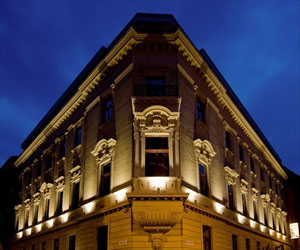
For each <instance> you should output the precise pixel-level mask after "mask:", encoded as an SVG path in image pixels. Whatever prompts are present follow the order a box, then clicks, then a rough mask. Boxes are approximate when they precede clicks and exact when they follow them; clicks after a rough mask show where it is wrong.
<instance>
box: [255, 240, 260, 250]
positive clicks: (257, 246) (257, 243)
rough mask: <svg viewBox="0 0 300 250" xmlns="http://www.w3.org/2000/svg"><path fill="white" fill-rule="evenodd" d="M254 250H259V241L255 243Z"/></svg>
mask: <svg viewBox="0 0 300 250" xmlns="http://www.w3.org/2000/svg"><path fill="white" fill-rule="evenodd" d="M256 250H260V242H259V241H257V242H256Z"/></svg>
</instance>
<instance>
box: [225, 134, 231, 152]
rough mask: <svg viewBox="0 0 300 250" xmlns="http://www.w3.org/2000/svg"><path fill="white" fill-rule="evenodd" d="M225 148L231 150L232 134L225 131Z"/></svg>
mask: <svg viewBox="0 0 300 250" xmlns="http://www.w3.org/2000/svg"><path fill="white" fill-rule="evenodd" d="M225 147H226V148H228V149H229V150H231V141H230V134H229V132H228V131H225Z"/></svg>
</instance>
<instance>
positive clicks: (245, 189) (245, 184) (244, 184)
mask: <svg viewBox="0 0 300 250" xmlns="http://www.w3.org/2000/svg"><path fill="white" fill-rule="evenodd" d="M240 187H241V192H242V194H247V193H248V182H247V181H246V180H245V179H241V183H240Z"/></svg>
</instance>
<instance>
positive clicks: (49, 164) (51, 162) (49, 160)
mask: <svg viewBox="0 0 300 250" xmlns="http://www.w3.org/2000/svg"><path fill="white" fill-rule="evenodd" d="M53 165H54V159H53V156H52V154H49V155H48V157H47V165H46V170H47V169H49V168H52V167H53Z"/></svg>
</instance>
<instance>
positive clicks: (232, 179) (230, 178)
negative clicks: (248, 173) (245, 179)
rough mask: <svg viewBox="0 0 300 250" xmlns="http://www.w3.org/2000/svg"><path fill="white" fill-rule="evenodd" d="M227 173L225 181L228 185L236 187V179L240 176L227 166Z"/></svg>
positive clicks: (225, 168)
mask: <svg viewBox="0 0 300 250" xmlns="http://www.w3.org/2000/svg"><path fill="white" fill-rule="evenodd" d="M224 171H225V179H226V181H227V183H228V184H230V185H235V184H236V178H237V177H238V176H239V174H238V173H237V172H236V171H235V170H234V169H232V168H230V167H228V166H226V167H224Z"/></svg>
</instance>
